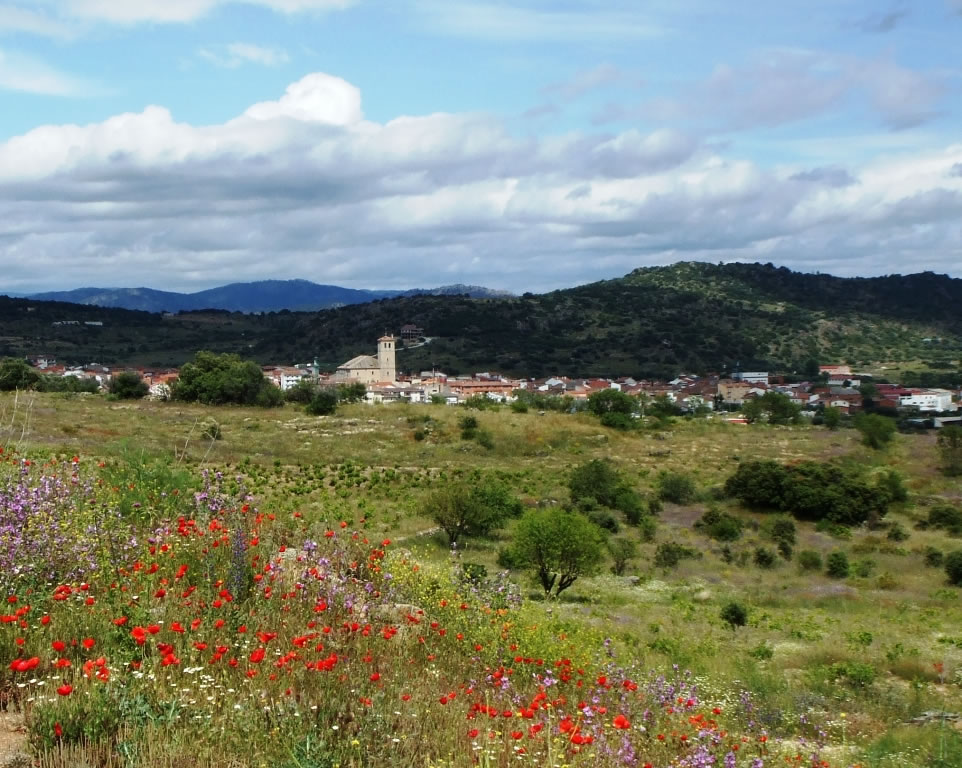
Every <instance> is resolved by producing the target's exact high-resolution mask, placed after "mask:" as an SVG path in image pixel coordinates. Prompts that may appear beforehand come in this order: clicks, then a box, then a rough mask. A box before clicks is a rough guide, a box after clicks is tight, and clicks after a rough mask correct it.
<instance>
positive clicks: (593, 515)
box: [587, 509, 621, 533]
mask: <svg viewBox="0 0 962 768" xmlns="http://www.w3.org/2000/svg"><path fill="white" fill-rule="evenodd" d="M587 515H588V519H589V520H590V521H591V522H593V523H594V524H595V525H597V526H598V527H599V528H602V529H604V530H606V531H611V532H612V533H618V531H619V530H620V529H621V526H620V525H618V519H617V518H616V517H615V516H614V515H613V514H612V513H611V512H610V511H608V510H607V509H593V510H591V511H590V512H588V513H587Z"/></svg>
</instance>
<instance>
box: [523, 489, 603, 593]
mask: <svg viewBox="0 0 962 768" xmlns="http://www.w3.org/2000/svg"><path fill="white" fill-rule="evenodd" d="M511 549H512V559H513V561H514V562H516V563H521V564H524V566H525V567H527V568H531V569H532V570H534V571H535V573H536V575H537V577H538V581H539V582H540V583H541V586H542V588H543V589H544V593H545V595H546V596H548V595H551V593H552V590H554V594H555V595H556V596H557V595H559V594H561V593H562V592H563V591H564V590H566V589H567V588H568V587H570V586H571V585H572V584H574V582H575V580H576V579H577V578H578V577H579V576H587V575H589V574H591V573H594V572H595V571H596V570H597V568H598V566H599V565H600V563H601V559H602V534H601V531H600V529H599V528H598V526H596V525H595V524H594V523H592V522H591V521H590V520H588V518H586V517H585V516H584V515H582V514H579V513H577V512H566V511H564V510H562V509H558V508H548V509H534V510H530V511H529V512H527V513H525V515H524V517H522V518H521V520H520V522H519V523H518V527H517V529H516V530H515V538H514V543H513V544H512V546H511Z"/></svg>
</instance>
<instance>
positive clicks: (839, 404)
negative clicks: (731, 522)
mask: <svg viewBox="0 0 962 768" xmlns="http://www.w3.org/2000/svg"><path fill="white" fill-rule="evenodd" d="M425 343H430V338H429V337H425V336H424V331H423V330H422V329H421V328H419V327H417V326H414V325H410V324H409V325H405V326H403V327H402V328H401V333H400V334H399V335H398V336H394V335H388V334H385V335H384V336H382V337H381V338H380V339H378V341H377V352H376V355H365V354H361V355H358V356H356V357H354V358H352V359H351V360H348V361H346V362H344V363H343V364H341V365H339V366H338V367H337V368H336V369H335V370H333V371H323V370H321V368H320V366H319V365H318V363H317V361H316V360H315V361H314V362H313V363H309V364H299V365H292V366H282V365H265V366H262V371H263V373H264V377H265V378H266V379H267V380H268V381H270V382H271V383H273V384H274V385H275V386H276V387H278V388H279V389H280V390H282V391H285V392H286V391H288V390H290V389H292V388H294V387H296V386H298V385H299V384H301V383H302V382H305V381H309V382H311V383H313V384H315V385H317V386H321V387H323V386H336V385H338V384H351V383H360V384H363V385H364V387H365V389H366V395H365V397H364V401H365V402H367V403H369V404H371V405H380V404H388V403H398V402H405V403H445V404H448V405H459V404H462V403H465V402H466V401H469V400H471V399H472V398H478V397H483V398H487V399H490V400H494V401H497V402H505V403H510V402H512V401H514V400H515V399H516V398H517V396H518V393H519V391H520V392H529V393H538V394H541V395H545V396H556V397H568V398H571V400H572V404H573V407H577V403H578V402H579V401H585V400H587V398H588V397H589V396H590V395H592V394H593V393H596V392H599V391H602V390H606V389H614V390H618V391H620V392H623V393H625V394H627V395H630V396H633V397H638V398H639V399H641V400H642V401H643V402H647V401H650V400H652V399H654V398H661V399H662V400H663V401H666V402H668V403H670V404H672V405H673V406H674V407H675V408H676V409H677V410H678V412H680V413H698V414H703V415H707V414H711V413H714V412H726V413H733V412H737V411H739V410H740V409H741V408H742V407H743V406H744V405H745V403H747V402H749V401H751V400H752V399H754V398H757V397H761V396H763V395H764V394H765V393H767V392H778V393H781V394H783V395H786V396H787V397H788V398H789V399H790V400H791V402H792V403H793V404H795V405H797V406H798V407H799V408H800V409H801V410H802V413H808V414H815V413H817V412H818V411H819V410H821V409H824V408H827V407H832V408H837V409H839V410H840V411H841V412H842V413H849V414H855V413H858V412H859V411H861V410H862V409H863V403H864V401H865V399H866V387H868V388H869V389H870V391H871V399H872V400H873V401H874V407H876V408H884V409H889V410H891V411H894V410H898V411H900V412H903V413H905V414H907V415H912V414H925V415H928V416H931V415H936V414H942V415H948V416H952V415H953V414H954V413H956V412H958V411H959V408H960V401H962V389H955V390H951V389H942V388H920V387H905V386H900V385H897V384H891V383H885V382H881V381H873V377H872V376H871V375H869V374H865V373H859V372H857V371H854V370H853V369H852V367H851V366H849V365H821V366H819V375H818V377H817V378H813V379H811V380H804V381H799V380H798V377H797V376H788V375H783V374H780V373H770V372H768V371H742V370H739V369H738V368H737V367H736V369H735V370H733V371H731V372H727V373H724V374H719V373H716V374H708V375H694V374H685V373H682V374H679V375H678V376H676V377H675V378H673V379H671V380H670V381H652V380H645V379H635V378H631V377H622V378H611V379H609V378H576V377H571V376H567V375H564V373H563V372H559V373H558V375H556V376H551V377H547V378H540V379H530V378H513V377H508V376H504V375H501V374H499V373H497V372H490V371H485V372H478V373H474V374H473V375H457V376H454V375H450V376H449V375H447V374H446V373H444V372H442V371H438V370H429V371H419V372H403V371H400V370H399V369H398V367H397V353H398V351H399V349H400V350H403V349H404V348H405V347H412V346H418V345H423V344H425ZM30 363H31V365H32V366H33V367H34V368H35V369H36V370H37V372H38V373H42V374H45V375H48V376H73V377H77V378H78V379H82V380H85V381H87V382H89V386H91V388H92V384H93V383H94V382H96V385H97V387H98V388H101V389H107V388H108V387H109V385H110V381H111V379H112V377H114V376H116V375H118V374H120V373H124V372H134V373H136V374H137V375H139V376H140V377H141V378H143V380H144V382H145V383H146V384H147V385H148V387H149V392H150V395H149V396H150V397H151V398H153V399H158V400H164V399H168V398H169V397H170V395H171V386H172V384H173V382H174V381H175V380H176V379H177V377H178V374H179V372H178V370H177V369H174V368H168V369H163V370H151V369H149V368H131V367H128V366H123V367H109V366H104V365H99V364H96V363H93V364H89V365H84V366H65V365H61V364H58V363H57V362H56V361H55V360H51V359H48V358H40V359H35V360H31V361H30ZM731 418H733V419H734V420H736V421H737V420H738V419H737V416H733V417H731Z"/></svg>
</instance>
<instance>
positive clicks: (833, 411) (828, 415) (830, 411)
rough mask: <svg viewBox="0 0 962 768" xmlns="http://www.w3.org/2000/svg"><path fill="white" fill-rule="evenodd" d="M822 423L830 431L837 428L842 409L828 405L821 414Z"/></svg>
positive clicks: (840, 421)
mask: <svg viewBox="0 0 962 768" xmlns="http://www.w3.org/2000/svg"><path fill="white" fill-rule="evenodd" d="M822 423H823V424H824V425H825V426H826V427H827V428H828V429H831V430H832V431H835V430H836V429H838V428H839V425H840V424H841V423H842V411H841V409H840V408H835V407H834V406H831V405H830V406H828V407H827V408H826V409H825V412H824V413H823V414H822Z"/></svg>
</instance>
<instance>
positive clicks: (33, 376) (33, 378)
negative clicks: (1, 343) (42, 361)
mask: <svg viewBox="0 0 962 768" xmlns="http://www.w3.org/2000/svg"><path fill="white" fill-rule="evenodd" d="M38 381H40V374H39V373H37V372H36V371H35V370H34V369H33V368H31V367H30V365H29V363H27V361H26V360H23V359H21V358H16V357H5V358H3V359H2V360H0V392H9V391H12V390H15V389H30V388H31V387H33V386H34V385H35V384H36V383H37V382H38Z"/></svg>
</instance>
